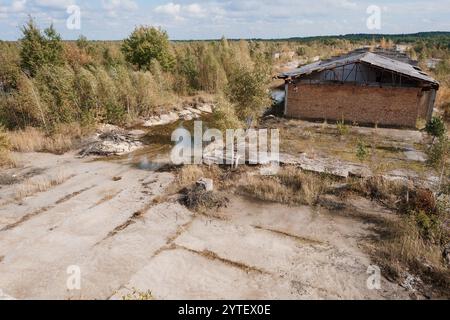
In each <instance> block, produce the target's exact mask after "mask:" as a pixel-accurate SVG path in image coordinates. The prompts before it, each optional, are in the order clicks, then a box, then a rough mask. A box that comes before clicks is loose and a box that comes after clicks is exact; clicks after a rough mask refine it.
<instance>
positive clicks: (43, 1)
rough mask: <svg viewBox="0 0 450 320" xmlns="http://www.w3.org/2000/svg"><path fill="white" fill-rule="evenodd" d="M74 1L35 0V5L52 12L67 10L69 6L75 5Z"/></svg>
mask: <svg viewBox="0 0 450 320" xmlns="http://www.w3.org/2000/svg"><path fill="white" fill-rule="evenodd" d="M74 3H75V1H74V0H35V1H34V4H35V5H36V6H38V7H41V8H44V9H50V10H65V9H66V8H67V7H68V6H70V5H72V4H74Z"/></svg>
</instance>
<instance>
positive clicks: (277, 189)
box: [240, 167, 330, 206]
mask: <svg viewBox="0 0 450 320" xmlns="http://www.w3.org/2000/svg"><path fill="white" fill-rule="evenodd" d="M329 184H330V181H328V179H327V178H326V177H325V176H321V175H317V174H314V173H308V172H303V171H302V170H300V169H297V168H295V167H285V168H283V169H282V170H281V171H280V172H279V173H278V174H277V175H276V176H270V177H262V176H251V177H249V178H248V179H247V181H245V182H244V183H242V184H241V187H240V190H241V192H243V193H244V194H247V195H249V196H253V197H256V198H258V199H261V200H267V201H274V202H280V203H287V204H304V205H311V206H313V205H316V204H317V202H318V199H319V196H320V195H321V194H323V193H324V192H325V191H326V189H327V187H328V186H329Z"/></svg>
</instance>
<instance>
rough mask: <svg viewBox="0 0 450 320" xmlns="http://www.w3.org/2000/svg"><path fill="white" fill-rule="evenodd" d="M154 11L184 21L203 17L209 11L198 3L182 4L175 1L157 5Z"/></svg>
mask: <svg viewBox="0 0 450 320" xmlns="http://www.w3.org/2000/svg"><path fill="white" fill-rule="evenodd" d="M153 11H154V12H155V13H157V14H162V15H166V16H169V17H171V18H173V19H175V20H177V21H183V20H185V19H187V18H202V17H205V15H206V13H207V10H206V9H205V8H204V7H202V6H201V5H200V4H198V3H191V4H187V5H181V4H177V3H173V2H169V3H167V4H164V5H160V6H157V7H156V8H155V9H154V10H153Z"/></svg>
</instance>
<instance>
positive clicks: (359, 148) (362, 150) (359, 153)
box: [356, 139, 370, 162]
mask: <svg viewBox="0 0 450 320" xmlns="http://www.w3.org/2000/svg"><path fill="white" fill-rule="evenodd" d="M369 154H370V152H369V149H368V148H367V146H366V143H365V142H364V141H363V140H362V139H359V140H358V144H357V145H356V157H357V158H358V159H359V161H361V162H363V161H364V160H366V159H367V157H368V156H369Z"/></svg>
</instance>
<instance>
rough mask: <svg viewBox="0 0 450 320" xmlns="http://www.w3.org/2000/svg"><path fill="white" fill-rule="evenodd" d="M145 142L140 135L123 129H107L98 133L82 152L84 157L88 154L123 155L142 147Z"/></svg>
mask: <svg viewBox="0 0 450 320" xmlns="http://www.w3.org/2000/svg"><path fill="white" fill-rule="evenodd" d="M142 146H143V143H142V142H141V141H139V137H138V136H136V135H132V134H129V133H124V132H123V130H121V129H118V130H117V131H106V132H102V133H97V134H96V135H95V136H94V137H92V138H91V142H89V143H88V145H87V147H85V148H83V149H82V150H81V152H80V155H81V156H82V157H85V156H88V155H99V156H110V155H123V154H127V153H130V152H133V151H136V150H137V149H139V148H141V147H142Z"/></svg>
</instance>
